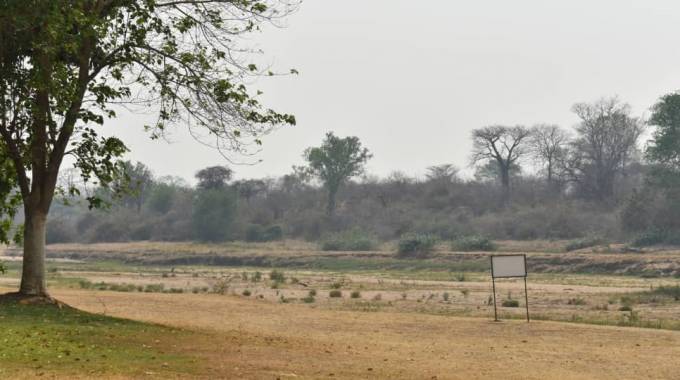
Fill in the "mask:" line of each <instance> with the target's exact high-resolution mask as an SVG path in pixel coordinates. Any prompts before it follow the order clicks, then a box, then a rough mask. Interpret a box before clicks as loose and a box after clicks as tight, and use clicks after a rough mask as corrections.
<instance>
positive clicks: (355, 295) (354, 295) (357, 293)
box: [349, 290, 361, 298]
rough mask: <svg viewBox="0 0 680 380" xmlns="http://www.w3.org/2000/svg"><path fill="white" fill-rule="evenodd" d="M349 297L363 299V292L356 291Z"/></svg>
mask: <svg viewBox="0 0 680 380" xmlns="http://www.w3.org/2000/svg"><path fill="white" fill-rule="evenodd" d="M349 297H350V298H361V292H359V291H358V290H355V291H353V292H352V293H350V295H349Z"/></svg>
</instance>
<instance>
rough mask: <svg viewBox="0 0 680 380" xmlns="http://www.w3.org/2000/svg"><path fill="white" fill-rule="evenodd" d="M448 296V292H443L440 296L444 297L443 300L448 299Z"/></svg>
mask: <svg viewBox="0 0 680 380" xmlns="http://www.w3.org/2000/svg"><path fill="white" fill-rule="evenodd" d="M450 297H451V296H450V295H449V293H448V292H444V294H442V298H443V299H444V301H448V300H449V298H450Z"/></svg>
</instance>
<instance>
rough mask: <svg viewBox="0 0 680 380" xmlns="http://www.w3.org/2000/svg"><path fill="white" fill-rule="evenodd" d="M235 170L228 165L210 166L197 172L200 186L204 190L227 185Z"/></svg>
mask: <svg viewBox="0 0 680 380" xmlns="http://www.w3.org/2000/svg"><path fill="white" fill-rule="evenodd" d="M233 175H234V172H233V171H232V170H231V169H229V168H228V167H226V166H210V167H207V168H205V169H201V170H199V171H198V173H196V179H198V188H199V189H202V190H208V189H221V188H224V187H225V186H227V183H228V182H229V181H230V180H231V177H232V176H233Z"/></svg>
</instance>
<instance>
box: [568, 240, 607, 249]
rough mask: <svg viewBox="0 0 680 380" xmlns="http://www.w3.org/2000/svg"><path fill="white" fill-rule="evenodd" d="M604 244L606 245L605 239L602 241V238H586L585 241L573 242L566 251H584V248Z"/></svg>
mask: <svg viewBox="0 0 680 380" xmlns="http://www.w3.org/2000/svg"><path fill="white" fill-rule="evenodd" d="M603 243H604V239H602V238H600V237H589V238H584V239H577V240H572V241H570V242H569V243H568V244H567V245H566V247H564V249H565V250H566V251H567V252H571V251H576V250H579V249H583V248H589V247H593V246H596V245H598V244H603Z"/></svg>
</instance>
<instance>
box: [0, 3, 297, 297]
mask: <svg viewBox="0 0 680 380" xmlns="http://www.w3.org/2000/svg"><path fill="white" fill-rule="evenodd" d="M296 7H297V4H295V1H278V0H261V1H260V0H186V1H171V0H138V1H112V0H77V1H73V0H51V1H3V2H0V137H2V144H0V158H1V159H2V165H0V171H1V172H2V174H0V178H3V179H8V180H9V182H8V183H14V182H16V186H17V187H18V189H19V190H18V194H20V196H21V201H22V204H23V211H24V216H25V218H24V219H25V222H24V235H23V240H24V254H23V271H22V278H21V285H20V289H19V293H20V294H21V295H24V296H40V297H48V295H47V290H46V287H45V265H44V261H45V259H44V258H45V228H46V220H47V215H48V213H49V209H50V205H51V203H52V200H53V197H54V193H55V188H56V183H57V177H58V173H59V169H60V167H61V165H62V162H63V159H64V157H65V156H66V155H70V156H73V158H74V159H73V162H74V163H75V166H76V167H77V168H79V169H80V172H81V173H82V176H83V178H84V179H85V180H91V181H95V182H96V183H97V184H99V185H103V186H106V185H108V184H109V183H110V182H111V180H112V177H113V174H114V173H115V171H116V165H115V161H116V160H117V158H118V157H120V156H121V155H122V154H123V153H124V152H125V151H127V148H126V146H125V144H124V143H123V141H121V140H120V139H117V138H115V137H100V136H99V135H98V133H97V131H96V130H95V128H94V126H95V125H98V124H103V123H104V120H105V119H106V118H111V117H115V111H114V110H113V109H112V108H111V106H112V105H113V104H120V103H128V104H131V105H136V106H144V107H149V106H152V107H155V108H154V109H157V110H158V119H157V121H156V123H154V124H153V125H149V126H147V127H148V130H149V131H150V132H151V136H152V137H153V138H157V137H160V136H162V134H163V131H164V130H165V128H166V127H168V126H170V125H173V124H182V125H187V126H189V128H191V129H192V130H193V132H195V133H193V135H194V136H201V135H203V136H207V138H209V139H210V140H206V141H205V142H206V143H208V141H209V142H210V143H211V144H212V145H213V146H215V147H216V148H218V149H220V151H222V152H223V153H224V154H227V152H235V153H246V152H247V150H248V147H249V146H251V145H253V143H255V144H259V143H260V140H259V138H260V136H261V135H263V134H265V133H267V132H268V131H270V130H271V129H272V128H273V127H274V126H276V125H280V124H294V123H295V119H294V117H293V116H291V115H287V114H280V113H277V112H275V111H273V110H270V109H266V108H263V106H262V105H261V104H260V103H259V101H258V98H257V96H256V95H252V91H250V90H249V89H248V88H247V87H246V84H247V83H252V81H251V80H250V78H251V77H253V76H257V75H262V74H266V72H263V71H262V70H260V69H258V67H257V66H256V65H255V64H252V63H249V60H250V59H249V57H250V53H253V51H251V50H249V49H247V47H245V46H242V45H243V44H242V43H241V42H242V41H243V39H242V38H241V37H242V36H244V35H246V34H248V33H251V32H254V31H257V30H259V26H260V25H261V24H263V23H266V22H276V21H277V20H278V19H280V18H281V17H285V16H286V15H287V14H289V13H290V12H292V11H294V10H295V8H296ZM201 132H203V133H201ZM68 190H69V191H70V192H72V193H75V192H77V191H78V190H77V189H75V188H72V189H68ZM12 199H13V196H10V197H9V198H8V197H5V198H2V199H0V201H2V202H3V203H2V207H1V209H2V210H3V215H8V214H9V212H8V211H7V210H6V208H7V207H11V206H12V205H14V203H13V201H12ZM89 201H90V203H91V204H94V205H95V206H96V205H97V199H96V198H90V199H89ZM3 226H4V225H3ZM4 229H5V230H7V227H6V226H4Z"/></svg>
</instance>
